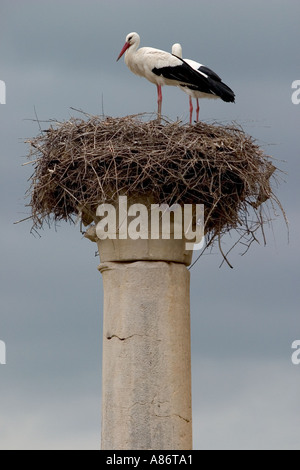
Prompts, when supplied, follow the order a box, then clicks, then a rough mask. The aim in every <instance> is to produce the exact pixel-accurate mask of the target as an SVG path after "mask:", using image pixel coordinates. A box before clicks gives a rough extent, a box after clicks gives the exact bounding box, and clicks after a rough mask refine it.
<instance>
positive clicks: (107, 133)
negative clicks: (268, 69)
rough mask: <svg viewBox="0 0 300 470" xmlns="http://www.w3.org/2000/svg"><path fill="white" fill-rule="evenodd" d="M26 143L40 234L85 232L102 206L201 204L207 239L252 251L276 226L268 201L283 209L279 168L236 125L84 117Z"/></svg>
mask: <svg viewBox="0 0 300 470" xmlns="http://www.w3.org/2000/svg"><path fill="white" fill-rule="evenodd" d="M27 142H29V143H30V155H29V158H30V160H33V165H34V173H33V175H32V177H31V187H30V190H29V193H30V197H31V201H30V206H31V210H32V218H33V223H34V227H35V228H37V227H40V226H42V225H43V223H44V222H45V221H47V222H51V221H58V220H71V221H73V220H74V217H75V218H77V217H81V218H82V220H83V222H84V223H85V225H87V224H90V223H91V222H92V221H93V220H94V214H95V212H96V208H97V206H98V205H99V204H100V203H103V202H115V201H116V199H117V197H118V196H119V195H124V194H128V195H132V194H135V195H136V194H140V195H148V194H149V193H150V194H152V195H153V197H154V198H155V200H156V202H157V203H166V204H169V205H171V204H174V203H179V204H187V203H189V204H196V203H197V204H204V206H205V224H206V225H205V232H206V234H207V238H208V240H210V241H212V240H215V239H216V237H217V238H218V239H220V237H221V236H222V235H224V234H225V233H227V232H229V231H231V230H232V229H235V230H237V232H238V234H239V236H240V237H241V238H244V241H243V243H245V238H246V239H247V243H246V245H247V246H249V245H250V244H251V242H252V241H253V240H256V236H255V233H256V231H257V230H258V229H259V228H261V227H263V224H264V223H265V222H269V221H270V219H271V215H270V212H269V211H265V210H264V207H265V206H266V204H265V202H266V201H267V200H269V201H270V202H271V207H272V206H273V208H274V207H275V205H279V206H280V203H279V201H278V200H277V198H276V196H275V195H274V193H273V189H272V185H271V184H270V182H271V180H272V179H274V181H276V180H275V175H276V172H275V170H276V167H275V166H274V165H273V163H272V162H271V159H270V157H268V156H266V155H265V154H264V153H263V151H262V150H261V149H260V148H259V146H258V145H257V144H256V143H255V141H254V140H253V139H252V137H250V136H249V135H246V134H245V133H244V131H243V130H242V129H241V128H238V127H237V126H220V125H215V124H212V125H209V124H205V123H203V122H198V123H197V124H195V125H193V126H192V125H182V124H181V123H179V122H175V123H174V122H173V123H170V122H168V121H164V122H163V123H159V122H157V121H148V122H146V121H145V120H143V119H142V117H141V116H128V117H124V118H111V117H107V118H101V117H98V116H90V115H85V117H84V119H75V118H72V119H70V120H69V121H67V122H62V123H57V122H56V123H55V124H54V123H51V125H50V128H49V129H48V130H46V131H43V133H42V134H41V135H39V136H38V137H36V138H33V139H30V140H28V141H27ZM274 203H275V204H274ZM269 207H270V206H269ZM280 207H281V206H280ZM219 245H220V244H219Z"/></svg>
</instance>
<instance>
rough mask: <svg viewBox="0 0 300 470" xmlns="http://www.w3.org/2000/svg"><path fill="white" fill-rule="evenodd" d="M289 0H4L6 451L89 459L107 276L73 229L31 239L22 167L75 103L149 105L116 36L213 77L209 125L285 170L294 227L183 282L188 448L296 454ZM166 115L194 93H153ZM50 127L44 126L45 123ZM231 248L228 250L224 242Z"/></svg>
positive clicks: (281, 228)
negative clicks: (240, 135) (188, 338)
mask: <svg viewBox="0 0 300 470" xmlns="http://www.w3.org/2000/svg"><path fill="white" fill-rule="evenodd" d="M299 18H300V2H299V0H280V1H279V0H263V1H262V0H259V1H258V0H252V1H251V2H245V1H241V0H214V1H211V0H210V1H208V0H201V1H191V0H185V1H184V2H182V1H180V2H179V1H177V0H172V1H171V0H169V1H167V0H159V1H157V0H151V1H144V0H139V1H137V0H136V1H133V0H126V1H124V0H123V1H115V0H109V1H100V0H98V1H96V0H95V1H92V0H89V1H83V0H81V1H77V0H75V1H74V0H72V1H71V0H69V1H67V0H63V1H61V0H60V1H56V0H51V1H50V0H39V1H37V0H36V1H33V0H22V1H21V0H18V1H17V0H9V1H6V0H0V80H3V81H5V83H6V90H7V94H6V104H0V132H1V145H0V151H1V154H0V156H1V159H0V168H1V171H0V178H1V185H0V196H1V198H0V204H1V231H0V237H1V243H0V250H1V284H0V287H1V311H0V340H2V341H5V343H6V347H7V364H6V365H0V449H98V448H99V446H100V414H101V347H102V344H101V335H102V302H103V293H102V281H101V276H100V274H99V273H98V271H97V265H98V263H99V259H98V258H97V257H95V246H94V245H93V244H92V243H91V242H89V241H88V240H85V239H82V236H81V234H80V231H79V227H78V226H75V227H74V226H69V225H67V224H65V223H61V224H60V227H58V229H57V230H55V229H54V228H52V229H50V230H49V229H48V228H45V230H44V231H42V232H41V238H38V237H36V238H35V237H33V236H32V235H31V234H30V228H31V225H30V222H24V223H23V224H19V225H13V222H15V221H16V220H19V219H21V218H23V217H26V216H27V215H29V209H28V208H26V207H25V206H24V205H25V203H26V201H24V194H25V192H26V190H27V189H28V178H29V177H30V175H31V171H32V170H31V168H30V167H29V166H23V167H22V166H21V165H22V163H24V162H25V159H26V155H27V154H28V146H27V145H26V144H25V143H24V140H25V139H26V138H27V137H31V136H35V135H37V134H38V133H39V128H38V125H37V123H36V122H33V121H32V119H34V118H35V112H34V109H36V112H37V115H38V117H39V119H40V120H47V119H52V118H53V119H58V120H65V119H69V117H70V116H71V115H74V114H75V115H76V113H74V111H72V110H71V109H70V107H74V108H81V109H83V110H84V111H86V112H88V113H91V114H101V113H102V109H103V110H104V113H105V114H106V115H110V116H115V117H117V116H125V115H127V114H134V113H139V112H153V111H155V110H156V89H155V86H154V85H152V84H150V83H149V82H147V81H146V80H144V79H142V78H140V77H137V76H134V75H133V74H132V73H131V72H130V71H129V70H128V69H127V67H126V65H125V64H124V61H123V60H121V61H119V62H116V58H117V56H118V54H119V52H120V50H121V48H122V46H123V44H124V41H125V36H126V34H127V33H129V32H131V31H137V32H138V33H139V34H140V36H141V45H145V46H153V47H157V48H159V49H164V50H170V49H171V46H172V44H173V43H174V42H180V43H181V44H182V46H183V55H184V57H187V58H192V59H194V60H197V61H198V62H201V63H203V64H205V65H207V66H209V67H210V68H212V69H213V70H215V71H216V72H217V73H218V74H219V75H221V77H222V78H223V80H224V82H225V83H227V84H228V85H229V86H230V87H231V88H232V89H233V90H234V91H235V93H236V104H227V103H223V102H221V101H219V100H218V101H202V102H201V111H200V113H201V114H200V117H201V119H202V120H204V121H208V122H211V121H215V120H216V121H219V122H231V121H236V122H238V123H239V124H241V125H242V126H243V127H244V129H245V131H247V132H248V133H250V134H251V135H252V136H253V137H254V138H255V139H257V140H258V143H259V144H260V145H261V146H262V147H263V149H264V150H265V152H266V153H268V154H270V155H272V156H273V157H275V158H277V159H278V160H280V162H278V166H280V168H281V169H282V170H283V171H284V172H286V173H287V175H282V176H283V181H282V183H281V185H280V186H279V187H278V189H277V195H278V197H279V198H280V200H281V201H282V204H283V206H284V207H285V209H286V212H287V215H288V218H289V221H290V242H289V243H288V241H287V232H286V228H285V225H284V221H283V219H282V218H280V217H279V218H278V220H275V221H274V223H273V230H272V229H267V230H266V235H267V239H268V245H267V246H266V247H264V246H263V245H262V244H261V245H258V244H257V245H256V246H254V245H253V246H252V249H251V250H250V252H249V253H248V254H247V255H246V256H244V257H241V256H240V255H239V250H236V251H235V253H232V255H231V258H230V260H231V262H232V263H233V265H234V269H233V270H230V269H229V268H228V267H227V266H226V265H224V266H223V267H222V268H221V269H219V265H220V262H221V257H220V255H219V254H218V253H217V252H215V254H212V255H207V256H204V257H203V258H202V259H201V260H200V261H199V262H198V263H197V264H196V266H195V267H194V268H193V269H192V271H191V276H192V278H191V321H192V378H193V432H194V448H195V449H298V450H299V449H300V444H299V425H300V401H299V389H300V365H299V366H295V365H293V364H292V362H291V355H292V349H291V344H292V342H293V341H294V340H297V339H298V340H299V339H300V319H299V304H300V291H299V261H300V260H299V253H300V250H299V230H300V222H299V201H300V198H299V192H300V189H299V176H300V171H299V170H300V165H299V160H300V155H299V124H300V119H299V118H300V105H294V104H292V101H291V95H292V89H291V85H292V82H293V81H294V80H300V62H299V40H300V32H299ZM163 113H164V114H165V115H167V116H168V117H169V118H170V119H176V118H177V117H179V118H181V119H182V120H183V121H188V117H189V115H188V98H187V96H186V95H185V94H184V93H182V92H181V91H180V90H179V89H176V88H175V87H168V88H167V87H165V88H164V89H163ZM44 126H47V124H45V125H44ZM228 243H229V240H228Z"/></svg>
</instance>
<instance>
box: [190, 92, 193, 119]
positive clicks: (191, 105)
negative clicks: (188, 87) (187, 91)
mask: <svg viewBox="0 0 300 470" xmlns="http://www.w3.org/2000/svg"><path fill="white" fill-rule="evenodd" d="M192 119H193V101H192V98H191V97H190V124H192Z"/></svg>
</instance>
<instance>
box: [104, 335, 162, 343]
mask: <svg viewBox="0 0 300 470" xmlns="http://www.w3.org/2000/svg"><path fill="white" fill-rule="evenodd" d="M134 336H139V337H140V338H152V339H155V340H156V341H162V340H161V339H157V338H153V337H152V336H149V335H139V334H137V333H134V334H133V335H130V336H127V337H126V338H121V337H120V336H118V335H107V336H106V339H108V340H110V339H112V338H117V339H119V340H120V341H126V340H127V339H130V338H133V337H134Z"/></svg>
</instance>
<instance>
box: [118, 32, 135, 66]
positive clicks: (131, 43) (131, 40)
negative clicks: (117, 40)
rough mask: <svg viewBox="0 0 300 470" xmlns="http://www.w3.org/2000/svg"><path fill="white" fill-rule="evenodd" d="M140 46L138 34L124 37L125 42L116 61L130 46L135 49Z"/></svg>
mask: <svg viewBox="0 0 300 470" xmlns="http://www.w3.org/2000/svg"><path fill="white" fill-rule="evenodd" d="M139 44H140V36H139V35H138V33H129V34H127V36H126V42H125V44H124V46H123V48H122V50H121V52H120V54H119V57H118V58H117V61H118V60H119V59H121V57H122V55H123V54H124V53H125V52H126V51H127V49H129V47H131V46H135V49H137V48H138V47H139Z"/></svg>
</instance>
